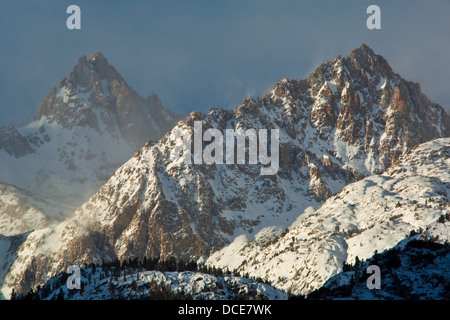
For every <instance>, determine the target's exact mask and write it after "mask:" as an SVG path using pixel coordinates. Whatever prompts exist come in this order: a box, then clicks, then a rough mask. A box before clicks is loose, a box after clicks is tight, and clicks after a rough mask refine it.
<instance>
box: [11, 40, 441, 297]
mask: <svg viewBox="0 0 450 320" xmlns="http://www.w3.org/2000/svg"><path fill="white" fill-rule="evenodd" d="M195 121H202V130H203V132H205V131H206V130H207V129H208V128H216V129H218V130H219V131H221V132H223V133H224V134H225V130H226V129H234V130H237V129H243V130H247V129H256V130H258V129H263V130H264V129H266V130H269V129H278V130H279V134H280V139H279V147H280V149H279V165H280V167H279V170H278V171H277V172H276V174H275V175H261V174H260V173H261V171H260V169H261V167H262V165H261V164H260V163H258V164H251V165H250V164H248V161H247V164H235V165H231V164H211V165H210V164H206V163H202V164H184V163H183V162H182V161H174V160H173V157H171V156H173V155H174V154H176V153H177V149H176V140H175V141H174V140H173V138H174V137H176V136H177V133H179V130H181V129H184V130H187V131H188V132H193V131H194V125H195ZM449 121H450V120H449V117H448V115H447V114H446V113H445V112H444V110H443V109H442V107H440V106H439V105H436V104H434V103H432V102H431V101H430V100H429V99H428V98H427V97H426V96H425V95H423V94H422V93H421V91H420V87H419V86H418V85H417V84H414V83H410V82H408V81H405V80H404V79H402V78H401V77H400V76H399V75H397V74H395V73H394V72H393V71H392V70H391V68H390V67H389V65H388V64H387V62H386V61H385V59H384V58H383V57H381V56H379V55H376V54H374V52H373V51H372V50H371V49H370V48H368V47H367V46H365V45H362V46H361V47H360V48H358V49H355V50H354V51H352V52H351V54H350V55H349V56H348V57H347V58H341V57H338V58H336V59H334V60H332V61H328V62H326V63H324V64H322V65H321V66H319V67H318V68H317V70H316V71H315V72H314V73H312V74H311V75H310V76H309V77H308V78H307V79H305V80H302V81H297V80H295V79H293V80H287V79H284V80H282V81H280V82H279V83H277V84H276V85H275V86H274V88H273V90H272V91H271V92H270V93H269V94H267V95H265V96H264V97H263V98H258V99H253V98H249V99H244V101H243V103H242V105H240V106H238V107H237V108H236V109H235V110H215V109H212V110H211V112H210V113H209V114H207V115H205V114H201V113H197V112H193V113H191V115H190V116H189V118H188V119H187V121H186V122H178V124H177V125H176V126H175V127H174V128H173V129H172V130H171V131H170V132H168V133H167V134H166V135H165V136H164V137H163V138H161V139H160V140H159V141H158V142H148V143H147V144H146V145H145V146H144V147H143V148H142V149H141V150H140V151H138V152H137V153H136V154H135V156H134V157H133V158H131V159H130V160H129V161H128V162H127V163H125V164H124V165H123V166H122V167H120V168H119V169H118V170H116V171H115V173H114V174H113V175H112V176H111V177H110V179H109V180H108V182H107V183H106V184H105V185H104V186H103V187H102V188H100V190H99V191H98V192H97V193H96V194H95V195H94V196H92V197H91V198H90V199H89V201H87V202H86V203H85V204H83V205H82V206H81V207H80V208H79V209H78V210H77V211H76V214H75V216H74V217H73V218H72V219H70V220H67V221H65V222H64V225H60V226H58V228H56V229H51V230H49V231H48V232H50V234H51V237H52V238H54V239H58V240H55V241H56V242H57V243H58V245H57V249H56V250H55V251H51V250H50V249H49V250H44V251H42V250H41V249H40V248H41V244H40V243H41V242H42V238H43V237H44V234H43V233H42V232H37V231H36V232H34V233H32V234H30V235H29V237H28V239H29V241H27V243H25V244H24V245H23V246H22V247H21V248H20V249H19V252H18V255H19V256H21V257H22V256H23V257H24V258H23V259H21V260H20V262H17V263H14V264H13V266H12V268H11V271H10V272H9V274H8V276H7V277H6V278H5V280H4V288H5V290H10V288H12V287H15V288H16V289H17V290H19V291H20V290H25V291H27V290H28V289H29V288H30V287H32V286H34V285H37V284H38V283H43V282H45V281H46V280H47V279H49V278H50V277H51V276H52V275H54V274H57V273H58V272H60V271H61V270H63V269H64V267H65V266H67V265H68V264H73V263H84V262H100V261H102V260H105V261H108V260H114V259H115V258H119V259H121V260H122V259H128V258H135V257H144V256H148V257H161V258H167V257H172V256H173V257H177V258H183V259H185V260H186V259H208V258H210V256H211V255H212V254H213V256H212V257H211V258H210V260H209V261H211V263H217V264H218V265H222V264H225V265H227V264H229V263H231V264H232V265H233V266H236V267H239V268H241V267H242V268H241V270H244V269H245V272H247V269H248V270H249V272H252V273H254V274H256V275H257V276H261V277H262V278H266V277H269V278H270V280H272V281H273V280H274V278H276V279H275V280H276V284H277V285H280V286H281V287H282V288H290V287H292V289H293V290H294V291H301V292H303V290H306V291H308V290H311V289H314V288H316V287H317V286H320V285H321V284H322V283H323V281H325V280H326V279H327V278H328V277H329V276H331V275H333V274H335V273H336V272H337V269H336V268H338V266H342V262H343V261H345V260H346V259H347V255H349V256H352V255H354V253H353V252H358V253H357V254H362V253H364V250H368V251H370V253H372V252H373V250H374V249H373V248H372V249H368V247H364V246H360V247H361V248H359V247H358V250H360V251H361V253H360V252H359V251H357V250H356V249H351V250H350V251H349V252H348V253H347V249H346V246H350V247H352V248H353V247H355V248H356V247H357V246H355V245H354V244H357V245H359V242H355V241H358V240H359V238H357V232H356V228H358V230H365V229H367V231H366V233H365V235H368V234H370V232H373V235H372V236H374V235H376V234H377V232H382V231H383V230H384V228H387V227H388V226H387V225H386V223H387V222H386V220H387V221H389V223H390V224H391V225H390V226H392V224H395V225H397V224H399V223H400V227H399V228H398V229H397V228H396V230H400V231H401V232H402V233H403V232H405V233H408V232H409V230H406V229H407V228H409V227H410V226H411V225H415V224H414V223H415V222H414V223H413V222H412V221H416V220H415V218H414V217H413V218H411V217H410V214H408V213H407V212H403V211H402V214H403V215H404V217H405V218H404V220H405V221H404V223H403V222H402V221H403V220H400V222H398V221H397V220H398V219H397V218H394V217H392V216H393V215H394V214H393V213H392V212H393V210H392V209H393V207H395V205H396V204H397V202H399V200H401V199H399V198H398V197H397V193H398V194H400V197H404V198H407V197H410V196H411V197H412V196H417V197H418V199H420V200H423V199H422V198H424V197H428V194H427V193H426V191H423V189H422V188H424V187H426V188H430V190H431V191H430V192H431V194H432V195H433V198H434V197H435V196H434V193H436V194H437V195H439V192H441V190H442V188H444V187H443V185H442V184H441V182H439V181H438V180H436V179H434V178H433V176H431V177H424V178H423V179H422V178H421V176H415V175H414V174H411V176H407V177H405V178H397V177H396V176H395V175H393V174H392V175H390V174H388V175H384V176H374V177H371V178H368V180H367V179H366V180H361V181H359V182H357V183H356V184H354V185H352V187H350V189H344V190H345V192H349V194H350V190H351V188H355V190H356V191H355V194H353V193H351V195H349V196H348V197H352V198H348V199H346V200H342V199H341V198H342V195H343V194H342V192H341V193H340V195H339V196H337V198H333V195H335V194H336V193H337V192H339V191H340V190H341V189H342V188H343V187H344V186H346V185H348V184H349V183H352V182H355V181H358V180H360V179H362V178H364V177H365V176H368V175H370V174H374V173H381V172H382V171H384V170H385V169H386V168H388V167H390V166H392V164H394V163H395V162H397V161H398V159H399V157H400V156H402V155H404V154H406V153H407V152H408V151H410V150H411V149H412V148H413V147H414V146H415V145H417V144H419V143H421V142H424V141H426V140H427V139H432V138H434V137H443V136H448V135H449V128H450V124H449ZM268 134H269V136H270V131H269V132H268ZM438 141H439V140H438ZM443 141H444V142H439V143H441V144H442V143H444V144H445V140H443ZM205 145H206V144H203V147H206V146H205ZM224 145H225V143H224ZM433 148H434V147H433ZM201 149H202V150H203V149H204V148H201ZM246 151H247V152H248V151H249V148H247V150H246ZM258 151H261V150H260V149H259V150H258ZM441 158H442V157H441ZM436 161H438V160H436ZM442 161H446V159H445V157H444V160H442ZM431 166H438V163H434V162H433V163H431ZM417 167H420V168H421V166H419V165H417ZM420 170H421V169H420ZM436 170H437V171H438V173H439V176H438V179H441V178H442V177H444V178H445V174H442V175H441V172H440V171H445V170H443V169H442V168H440V169H439V168H437V169H436ZM399 174H400V173H399ZM424 174H428V173H424ZM430 174H434V173H433V171H432V170H431V169H430ZM416 178H417V181H416ZM408 179H411V181H409V180H408ZM447 180H448V179H447ZM416 184H418V188H419V190H418V191H417V192H418V193H417V194H414V195H410V194H413V193H414V192H415V191H414V190H413V191H411V190H410V189H408V188H409V186H412V185H416ZM372 186H373V188H371V187H372ZM405 188H406V189H405ZM444 189H445V188H444ZM365 190H369V191H370V192H369V191H368V192H367V193H365ZM370 194H372V196H371V197H370ZM437 195H436V196H437ZM329 197H331V199H334V200H333V201H336V204H333V202H329V206H330V207H329V208H328V209H323V208H327V207H326V206H325V207H323V208H322V209H323V210H324V211H323V212H324V213H323V214H321V211H317V212H318V213H314V211H315V209H317V208H318V207H319V206H320V205H321V204H322V203H323V201H324V200H326V199H327V198H329ZM364 197H365V198H364ZM442 197H443V196H442ZM362 198H364V199H365V200H364V201H365V207H368V206H367V204H366V203H372V202H374V203H377V200H376V199H377V198H381V199H382V200H380V201H381V204H379V205H380V206H382V208H383V210H384V206H386V205H387V208H386V213H385V214H380V215H379V217H378V215H377V217H376V219H378V220H377V221H376V222H377V223H379V224H375V226H374V227H371V225H372V224H374V221H370V222H369V221H368V220H365V218H363V217H360V215H359V214H358V211H355V209H354V207H353V205H352V206H350V205H347V202H350V203H355V207H356V206H357V205H358V203H359V201H360V199H362ZM413 199H414V198H413ZM339 201H341V202H339ZM418 204H419V206H422V207H419V208H420V209H422V208H423V209H424V210H418V211H419V212H418V219H422V220H423V221H422V220H417V225H419V224H425V223H427V222H428V221H432V220H433V219H434V216H433V215H437V214H438V213H437V212H435V211H433V210H431V212H429V211H428V209H429V208H425V207H423V202H420V203H419V202H418ZM403 205H404V207H403V208H406V206H407V205H408V203H405V204H403V202H401V201H400V204H399V206H400V207H402V206H403ZM333 206H336V207H333ZM342 206H345V208H347V209H345V210H343V211H339V210H340V209H341V207H342ZM358 208H362V206H358ZM377 208H378V207H373V208H372V209H377ZM322 209H321V210H322ZM383 212H384V211H383ZM366 214H367V215H369V216H370V215H372V213H371V212H367V213H366ZM373 214H374V215H376V214H375V213H373ZM322 215H323V216H327V215H330V216H333V215H336V217H334V220H333V217H331V218H330V219H331V220H327V219H325V220H323V221H322V220H320V217H321V216H322ZM355 215H356V216H355ZM390 218H391V219H392V220H389V219H390ZM370 219H372V220H373V219H375V216H371V218H370ZM411 219H412V220H411ZM339 220H342V221H339ZM410 220H411V221H410ZM305 221H306V222H305ZM293 223H294V224H295V225H298V226H299V228H298V229H292V230H297V231H296V232H297V233H298V234H297V233H296V234H290V235H289V236H288V237H287V236H286V234H285V235H284V237H282V238H281V240H282V241H279V242H278V247H275V244H274V243H272V242H271V240H272V239H271V237H272V234H274V233H275V234H278V235H281V233H282V232H283V230H284V229H285V228H287V227H289V226H291V225H292V224H293ZM339 224H340V225H339ZM300 226H303V227H300ZM311 226H312V227H311ZM337 226H339V230H338V229H337V228H336V227H337ZM313 227H314V228H313ZM369 227H371V228H369ZM330 228H331V229H330ZM403 229H404V230H403ZM351 230H354V231H355V232H354V234H353V236H354V237H353V238H352V239H353V240H351V241H350V240H348V244H347V240H345V238H346V237H347V236H348V233H349V232H350V231H351ZM371 230H372V231H371ZM387 230H389V228H387ZM400 231H399V232H400ZM292 232H294V231H292ZM310 232H312V233H311V234H309V235H308V233H310ZM386 232H387V231H386ZM314 233H317V236H312V235H313V234H314ZM292 237H294V240H295V238H296V237H299V238H302V239H303V238H305V239H309V240H307V241H305V242H304V244H302V248H300V247H299V246H297V245H296V243H297V242H295V241H294V243H293V244H292V246H293V247H294V248H298V250H299V251H298V252H297V253H296V254H298V256H299V259H301V261H305V263H306V266H307V267H309V266H310V267H311V268H312V270H311V271H310V272H308V270H305V269H304V268H303V267H298V268H297V269H299V268H303V269H302V270H299V271H298V273H299V276H298V277H297V276H295V277H294V274H291V271H292V270H296V269H295V268H294V269H292V264H293V263H294V262H295V261H296V260H295V259H294V258H293V257H292V256H289V257H288V256H286V258H285V259H286V260H283V261H284V262H283V263H284V264H283V267H282V266H277V260H276V259H272V258H273V257H276V256H275V254H277V255H279V254H281V253H282V251H283V250H285V251H286V252H287V251H288V250H289V249H286V246H287V247H288V248H290V246H291V244H290V243H291V242H292V241H291V240H292ZM325 238H326V239H327V240H329V241H326V240H324V241H321V240H322V239H325ZM245 239H249V240H254V239H256V241H254V242H250V243H249V245H248V246H250V247H252V248H253V249H254V252H249V253H242V254H241V251H240V249H239V248H240V246H239V245H236V243H241V242H245ZM382 239H383V240H380V243H379V244H376V246H378V247H380V249H381V247H383V246H386V247H388V246H390V245H391V246H392V245H394V244H395V243H396V242H398V240H399V235H398V234H394V235H392V236H390V235H385V234H383V235H382ZM386 239H388V240H386ZM352 241H353V242H352ZM230 243H233V245H231V246H230V247H228V248H226V249H224V248H225V247H227V246H228V245H229V244H230ZM375 243H376V242H375ZM29 248H33V249H29ZM321 248H330V249H332V250H334V252H330V254H329V256H317V255H316V253H318V252H322V251H321ZM221 249H223V250H231V249H232V250H231V251H221V253H224V252H228V253H227V254H226V256H223V255H222V257H221V258H220V259H217V257H218V255H216V254H214V252H216V251H218V250H221ZM30 250H31V251H30ZM33 250H36V252H35V253H32V252H33ZM301 250H303V251H301ZM352 250H353V251H352ZM22 251H23V252H26V254H25V253H21V252H22ZM50 252H51V253H50ZM327 252H328V251H327ZM231 254H233V255H234V257H235V259H233V260H231V259H230V255H231ZM259 254H261V256H258V255H259ZM219 255H220V253H219ZM295 257H296V256H295ZM291 258H292V259H294V260H291ZM316 258H320V259H321V260H320V261H314V259H316ZM245 259H247V260H248V261H250V259H251V264H253V265H254V267H251V265H247V264H244V260H245ZM327 260H330V261H331V262H332V263H331V264H330V263H329V262H327ZM280 263H282V262H280ZM327 263H328V264H327ZM257 267H258V268H257ZM230 269H233V268H230ZM278 269H279V270H278ZM266 270H269V271H268V272H266ZM270 270H273V271H272V272H271V271H270ZM274 270H277V271H276V272H275V271H274ZM302 272H305V274H303V275H302ZM27 273H31V274H36V275H37V276H36V277H34V278H32V279H30V278H27V277H26V276H25V275H26V274H27ZM294 273H295V272H294ZM314 275H317V279H314ZM290 279H294V280H295V281H293V282H292V283H291V282H286V281H287V280H290Z"/></svg>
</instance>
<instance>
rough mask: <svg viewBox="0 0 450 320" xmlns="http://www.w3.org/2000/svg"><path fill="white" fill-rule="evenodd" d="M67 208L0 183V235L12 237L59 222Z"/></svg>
mask: <svg viewBox="0 0 450 320" xmlns="http://www.w3.org/2000/svg"><path fill="white" fill-rule="evenodd" d="M68 209H69V208H67V207H64V206H63V205H62V204H60V203H57V202H55V201H51V200H46V199H44V198H42V197H36V196H33V195H32V194H30V193H29V192H27V191H25V190H21V189H19V188H17V187H15V186H12V185H6V184H3V183H0V234H1V235H4V236H12V235H16V234H22V233H25V232H28V231H33V230H36V229H42V228H45V227H46V226H48V225H50V224H51V223H56V222H58V221H60V220H61V219H62V218H63V217H64V215H63V212H65V211H67V210H68Z"/></svg>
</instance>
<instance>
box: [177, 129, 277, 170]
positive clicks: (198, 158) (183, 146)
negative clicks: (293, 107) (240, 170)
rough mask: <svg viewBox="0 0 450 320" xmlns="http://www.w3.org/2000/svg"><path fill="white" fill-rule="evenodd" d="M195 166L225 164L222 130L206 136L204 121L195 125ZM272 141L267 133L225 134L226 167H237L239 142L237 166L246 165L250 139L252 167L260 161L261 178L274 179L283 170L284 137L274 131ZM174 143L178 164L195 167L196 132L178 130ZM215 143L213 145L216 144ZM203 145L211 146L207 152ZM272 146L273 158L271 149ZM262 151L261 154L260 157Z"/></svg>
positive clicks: (230, 132) (234, 131)
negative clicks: (280, 168)
mask: <svg viewBox="0 0 450 320" xmlns="http://www.w3.org/2000/svg"><path fill="white" fill-rule="evenodd" d="M193 131H194V132H193V134H194V164H202V163H206V164H213V163H216V164H224V150H223V149H224V141H223V134H222V132H221V131H220V130H218V129H215V128H210V129H208V130H206V131H205V133H204V134H202V133H203V124H202V121H194V130H193ZM270 131H271V134H270V141H269V144H268V141H267V129H259V130H258V132H257V131H256V129H248V130H245V131H244V130H242V129H240V128H238V129H237V130H234V129H226V130H225V146H226V152H225V163H226V164H234V163H235V140H236V153H237V154H236V164H245V163H246V159H245V158H246V139H248V163H249V164H257V163H258V159H259V162H260V163H261V164H262V166H261V169H260V174H261V175H274V174H276V173H277V172H278V169H279V145H280V133H279V130H278V129H271V130H270ZM213 138H214V139H213ZM170 139H171V140H172V141H173V142H174V143H175V147H174V149H173V151H172V152H171V154H170V157H171V159H172V161H173V162H174V163H178V164H180V163H181V162H184V163H185V164H191V161H192V160H191V154H192V153H191V151H192V131H191V130H189V129H180V128H177V129H175V130H173V131H172V133H171V136H170ZM212 140H213V141H212ZM203 141H205V142H210V143H209V144H208V145H206V147H205V148H204V150H203V152H202V149H203ZM269 146H270V156H269V155H268V149H269ZM258 150H259V154H258Z"/></svg>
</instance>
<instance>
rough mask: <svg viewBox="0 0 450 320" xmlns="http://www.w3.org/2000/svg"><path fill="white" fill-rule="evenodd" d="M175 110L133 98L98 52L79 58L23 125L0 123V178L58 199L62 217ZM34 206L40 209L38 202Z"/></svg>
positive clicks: (172, 119) (163, 127)
mask: <svg viewBox="0 0 450 320" xmlns="http://www.w3.org/2000/svg"><path fill="white" fill-rule="evenodd" d="M179 119H181V116H179V115H176V114H174V113H172V112H171V111H169V110H167V109H165V108H164V107H163V105H162V102H161V101H160V100H159V98H158V96H157V95H156V94H152V95H150V96H149V97H148V98H143V97H141V96H140V95H139V94H138V93H137V92H135V91H134V90H133V89H132V88H130V87H129V86H128V85H127V83H126V81H125V80H124V79H123V77H122V76H121V75H120V74H119V73H118V72H117V70H116V69H115V68H114V67H113V66H111V65H110V64H109V63H108V61H107V60H106V58H105V57H104V56H103V55H102V54H101V53H98V52H97V53H93V54H91V55H90V56H89V57H86V56H82V57H80V59H79V60H78V63H77V64H76V65H75V67H74V68H73V71H72V72H71V73H70V75H69V77H68V78H64V79H62V81H61V83H60V84H59V86H57V87H54V88H53V89H52V90H51V91H50V93H49V94H48V96H47V98H46V99H44V100H43V101H42V103H41V105H40V108H39V110H38V111H37V113H36V115H35V117H34V120H33V121H32V122H31V123H29V124H28V125H26V126H24V127H18V128H16V127H14V126H9V127H0V181H1V182H3V183H7V184H11V185H15V186H17V187H20V188H22V189H25V190H27V191H28V192H31V193H33V194H35V195H36V196H39V197H44V198H46V199H48V200H51V201H52V202H56V203H59V204H60V205H57V207H58V210H52V209H51V210H49V211H51V212H48V215H50V216H52V217H53V218H57V219H62V218H64V217H67V216H68V215H70V214H72V213H73V211H74V209H75V208H76V207H78V206H79V205H81V204H82V203H83V202H84V201H86V200H87V199H88V198H89V197H90V196H91V195H92V194H94V193H95V192H96V191H97V190H98V188H100V186H101V185H102V184H103V183H105V182H106V180H107V179H108V177H109V176H110V174H111V173H112V172H113V171H114V170H115V169H117V168H118V167H119V166H120V165H121V164H123V162H125V161H126V160H127V159H128V158H130V157H131V156H132V155H133V154H134V153H135V152H136V151H137V150H138V149H139V148H140V147H142V145H143V144H144V143H145V142H146V141H148V140H158V139H159V138H160V137H161V136H162V135H164V134H165V133H166V131H168V130H169V129H170V128H171V127H172V126H173V125H174V124H175V123H176V122H177V121H178V120H179ZM41 209H42V208H41Z"/></svg>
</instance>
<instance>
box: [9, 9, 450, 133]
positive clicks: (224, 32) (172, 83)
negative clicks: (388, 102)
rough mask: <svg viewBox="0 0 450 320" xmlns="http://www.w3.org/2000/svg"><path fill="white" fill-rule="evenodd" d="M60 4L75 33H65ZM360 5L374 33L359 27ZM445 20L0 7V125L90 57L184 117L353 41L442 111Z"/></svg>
mask: <svg viewBox="0 0 450 320" xmlns="http://www.w3.org/2000/svg"><path fill="white" fill-rule="evenodd" d="M393 2H394V3H393ZM70 4H76V5H78V6H80V8H81V30H68V29H67V28H66V20H67V18H68V16H69V14H67V13H66V8H67V7H68V6H69V5H70ZM370 4H377V5H379V6H380V8H381V30H369V29H367V27H366V20H367V18H368V17H369V15H368V14H366V9H367V7H368V6H369V5H370ZM449 14H450V0H433V1H413V0H408V1H406V0H399V1H375V0H373V1H365V0H359V1H357V0H353V1H352V0H342V1H335V0H329V1H325V0H323V1H320V0H319V1H317V0H316V1H312V0H311V1H300V0H179V1H170V0H163V1H142V0H134V1H133V0H132V1H118V0H116V1H114V0H95V1H92V0H89V1H87V0H71V1H65V0H39V1H36V0H20V1H16V0H1V3H0V125H6V124H9V123H14V124H24V123H27V122H28V121H30V120H31V118H32V117H33V115H34V114H35V112H36V111H37V109H38V108H39V104H40V102H41V101H42V99H44V98H45V97H46V96H47V94H48V93H49V91H50V90H51V88H52V87H54V86H57V85H58V84H59V82H60V80H61V79H62V78H63V77H67V76H68V75H69V73H70V72H71V71H72V68H73V66H74V65H75V64H76V62H77V60H78V57H80V56H81V55H89V54H90V53H91V52H95V51H100V52H102V53H103V54H104V55H105V57H106V58H107V59H108V61H109V63H110V64H112V65H113V66H115V67H116V69H117V70H118V71H119V72H120V73H121V74H122V75H123V76H124V78H125V79H126V81H127V82H128V84H129V85H130V86H131V87H132V88H134V89H135V90H136V91H137V92H139V93H140V94H141V95H143V96H145V97H146V96H147V95H149V94H151V93H152V92H155V93H157V94H158V95H159V96H160V98H161V99H162V101H163V103H164V105H165V106H166V107H167V108H169V109H171V110H173V111H175V112H178V113H181V114H186V115H187V114H188V113H189V112H191V111H193V110H200V111H205V112H207V111H208V110H209V108H210V107H212V106H214V107H216V108H234V107H236V106H237V105H238V104H239V103H240V102H242V98H244V97H247V96H249V95H254V96H255V97H256V96H262V95H263V94H264V93H265V92H268V91H269V90H270V89H271V88H272V87H273V85H274V84H275V83H276V82H277V81H278V80H280V79H282V78H284V77H287V78H297V79H303V78H305V77H306V76H307V75H308V74H309V73H310V72H311V71H313V70H314V69H315V68H316V67H317V66H318V65H319V64H320V63H321V62H323V61H325V60H330V59H333V58H335V57H336V56H337V55H339V54H340V55H342V56H347V55H348V54H349V53H350V51H351V50H353V49H354V48H356V47H359V46H360V44H361V43H363V42H364V43H366V44H368V45H369V46H370V47H372V49H374V51H375V52H376V53H378V54H381V55H383V56H384V57H385V58H386V59H387V60H388V62H389V63H390V65H391V66H392V68H393V69H394V71H395V72H397V73H399V74H400V75H402V76H403V77H404V78H405V79H407V80H411V81H415V82H419V83H420V84H421V86H422V90H423V92H424V93H425V94H426V95H428V96H429V97H430V98H431V99H432V100H433V101H435V102H437V103H439V104H441V105H442V106H444V107H446V108H447V110H449V107H450V90H449V88H450V86H449V84H448V79H449V75H450V63H449V57H450V19H449V17H448V15H449Z"/></svg>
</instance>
